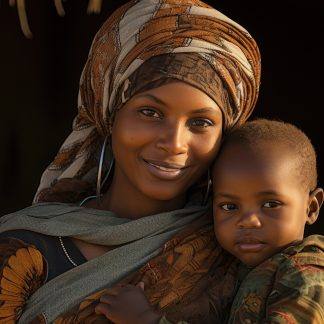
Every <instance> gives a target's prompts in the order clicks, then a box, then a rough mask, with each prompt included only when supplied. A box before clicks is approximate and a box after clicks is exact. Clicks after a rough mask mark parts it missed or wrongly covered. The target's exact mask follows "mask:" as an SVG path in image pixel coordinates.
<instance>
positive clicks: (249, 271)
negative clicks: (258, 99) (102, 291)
mask: <svg viewBox="0 0 324 324" xmlns="http://www.w3.org/2000/svg"><path fill="white" fill-rule="evenodd" d="M316 186H317V172H316V155H315V151H314V148H313V146H312V145H311V143H310V141H309V139H308V138H307V137H306V135H305V134H304V133H303V132H302V131H300V130H299V129H297V128H296V127H295V126H293V125H290V124H286V123H283V122H277V121H269V120H265V119H260V120H256V121H252V122H248V123H246V124H244V125H243V126H241V127H239V128H237V129H235V130H234V131H232V132H231V133H230V134H229V135H228V136H227V137H226V139H225V141H224V143H223V146H222V151H221V153H220V154H219V158H218V159H217V161H216V163H215V165H214V167H213V215H214V227H215V234H216V238H217V240H218V242H219V243H220V245H221V246H222V247H223V248H224V249H226V250H227V251H228V252H230V253H232V254H233V255H234V256H236V257H237V258H238V259H239V260H241V261H242V269H241V271H240V278H238V287H239V289H238V291H237V293H236V296H235V298H234V301H233V304H232V308H231V311H230V313H229V314H228V320H227V322H228V323H265V322H266V323H324V253H323V252H324V237H323V236H320V235H312V236H309V237H307V238H303V236H304V227H305V224H313V223H314V222H315V221H316V219H317V217H318V214H319V210H320V207H321V205H322V202H323V196H324V195H323V190H322V189H321V188H317V187H316ZM142 288H143V287H142ZM135 301H136V302H135ZM102 302H103V304H101V305H99V306H98V312H101V313H104V314H105V315H106V316H107V318H110V319H111V320H112V321H113V322H116V323H117V322H118V323H132V322H133V323H135V322H136V319H135V318H137V319H141V320H140V322H141V323H159V321H160V323H169V322H168V321H167V320H166V319H165V318H162V319H160V316H159V315H158V314H156V313H154V311H153V310H152V309H151V308H150V307H149V305H148V303H147V301H146V300H145V298H144V296H143V293H142V291H141V290H140V289H139V288H138V287H137V288H134V287H132V286H128V287H126V288H122V289H121V290H120V291H119V292H118V293H117V294H116V298H115V299H114V304H113V305H112V304H111V302H109V301H108V304H109V311H106V310H107V309H108V308H106V309H105V305H104V300H103V301H102ZM125 304H127V305H128V306H127V310H128V312H125ZM137 305H138V306H137ZM126 314H127V319H126V317H125V316H126ZM132 314H134V316H133V315H132ZM140 314H141V315H140ZM132 316H133V319H134V320H133V321H132Z"/></svg>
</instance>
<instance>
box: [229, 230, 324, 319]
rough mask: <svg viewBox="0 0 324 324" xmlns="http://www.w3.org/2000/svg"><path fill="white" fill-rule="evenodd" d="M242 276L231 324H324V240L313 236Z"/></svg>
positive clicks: (233, 305)
mask: <svg viewBox="0 0 324 324" xmlns="http://www.w3.org/2000/svg"><path fill="white" fill-rule="evenodd" d="M249 270H250V271H249ZM246 273H247V274H246ZM241 274H246V276H245V278H244V279H243V280H242V282H241V284H240V287H239V290H238V292H237V294H236V296H235V299H234V301H233V304H232V308H231V312H230V317H229V320H228V323H229V324H232V323H237V324H238V323H251V324H252V323H278V324H286V323H291V324H297V323H298V324H309V323H324V236H321V235H312V236H309V237H307V238H305V239H304V240H303V241H302V242H300V243H298V244H296V245H293V246H290V247H288V248H287V249H285V250H284V251H282V252H281V253H278V254H275V255H274V256H273V257H271V258H270V259H268V260H266V261H264V262H263V263H262V264H260V265H259V266H257V267H255V268H253V269H252V270H251V269H247V268H244V267H243V268H242V269H241Z"/></svg>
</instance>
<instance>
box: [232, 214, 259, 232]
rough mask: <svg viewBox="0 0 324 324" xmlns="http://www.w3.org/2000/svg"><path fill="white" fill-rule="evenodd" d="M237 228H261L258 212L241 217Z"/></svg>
mask: <svg viewBox="0 0 324 324" xmlns="http://www.w3.org/2000/svg"><path fill="white" fill-rule="evenodd" d="M237 226H238V227H240V228H259V227H261V226H262V223H261V221H260V217H259V215H258V213H257V212H247V213H244V214H242V215H241V217H240V218H239V221H238V223H237Z"/></svg>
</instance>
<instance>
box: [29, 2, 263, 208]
mask: <svg viewBox="0 0 324 324" xmlns="http://www.w3.org/2000/svg"><path fill="white" fill-rule="evenodd" d="M144 67H145V68H144ZM139 72H140V73H139ZM170 78H173V79H178V80H182V81H184V82H187V83H189V84H191V85H193V86H195V87H197V88H198V89H200V90H202V91H204V92H205V93H207V94H208V95H209V96H210V97H211V98H212V99H214V101H215V102H216V103H217V104H218V106H219V107H220V109H221V110H222V112H223V116H224V120H225V125H224V126H225V128H230V127H232V126H233V125H235V124H240V123H243V122H244V121H245V120H246V119H247V118H248V116H249V115H250V114H251V112H252V110H253V108H254V106H255V103H256V100H257V96H258V89H259V83H260V55H259V51H258V48H257V45H256V43H255V41H254V40H253V38H252V37H251V36H250V34H249V33H248V32H247V31H246V30H245V29H244V28H243V27H241V26H240V25H239V24H237V23H236V22H234V21H232V20H231V19H229V18H228V17H226V16H225V15H223V14H222V13H220V12H219V11H217V10H216V9H214V8H212V7H210V6H209V5H207V4H205V3H203V2H201V1H199V0H140V1H138V0H132V1H130V2H128V3H126V4H125V5H123V6H122V7H120V8H119V9H117V10H116V11H115V12H114V13H113V14H112V15H111V16H110V17H109V18H108V20H107V21H106V22H105V23H104V25H103V26H102V27H101V29H100V30H99V32H98V33H97V35H96V36H95V38H94V41H93V43H92V46H91V49H90V53H89V56H88V60H87V62H86V65H85V67H84V69H83V72H82V75H81V80H80V88H79V96H78V114H77V116H76V118H75V119H74V122H73V131H72V133H71V134H70V135H69V136H68V138H67V139H66V140H65V142H64V143H63V145H62V147H61V148H60V150H59V152H58V154H57V155H56V157H55V159H54V161H53V162H52V163H51V164H50V165H49V166H48V167H47V169H46V170H45V172H44V173H43V175H42V178H41V182H40V185H39V187H38V190H37V193H36V196H35V200H34V201H35V202H40V201H45V199H44V198H43V197H44V195H43V193H44V192H46V191H48V190H50V188H51V187H52V186H53V185H54V184H56V183H58V182H59V181H61V180H64V179H66V178H69V179H75V180H77V181H86V182H87V183H90V184H91V185H93V187H95V182H96V175H97V169H98V160H99V155H100V148H101V145H102V143H103V141H104V138H105V137H106V136H107V135H109V133H110V129H111V123H112V121H113V116H114V114H115V112H116V110H117V109H119V108H120V107H121V106H122V104H125V103H126V102H127V100H129V99H130V98H131V96H132V95H133V94H134V93H136V92H138V91H141V90H143V89H145V87H146V88H147V87H148V88H149V87H152V85H154V86H158V84H162V83H163V82H165V80H166V79H170ZM106 165H109V163H108V161H106ZM58 190H60V189H58Z"/></svg>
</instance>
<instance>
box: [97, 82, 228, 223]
mask: <svg viewBox="0 0 324 324" xmlns="http://www.w3.org/2000/svg"><path fill="white" fill-rule="evenodd" d="M221 136H222V113H221V110H220V108H219V107H218V106H217V104H216V103H215V102H214V101H213V100H212V99H211V98H210V97H209V96H207V95H206V94H205V93H204V92H202V91H200V90H198V89H196V88H194V87H192V86H191V85H188V84H187V83H184V82H172V83H169V84H166V85H163V86H160V87H158V88H155V89H151V90H148V91H146V92H142V93H139V94H137V95H135V96H134V97H132V98H131V99H130V100H129V101H128V102H127V103H126V104H125V105H124V106H123V107H122V108H121V109H120V110H119V111H118V112H117V114H116V118H115V121H114V124H113V128H112V149H113V153H114V157H115V169H114V176H113V180H112V184H111V185H110V187H109V189H108V191H107V193H106V194H105V195H104V197H103V199H102V204H101V205H100V206H94V207H96V208H101V209H107V210H111V211H114V212H115V213H116V214H117V215H118V216H120V217H127V218H132V219H136V218H140V217H144V216H147V215H151V214H156V213H159V212H165V211H169V210H174V209H178V208H181V207H182V206H183V205H184V203H185V200H186V191H187V190H188V188H189V187H191V186H192V185H193V184H194V183H195V182H197V181H198V180H199V179H200V178H201V177H203V176H204V175H205V173H206V171H207V168H208V166H209V165H210V163H211V162H212V160H213V159H214V157H215V155H216V153H217V151H218V149H219V146H220V142H221ZM161 167H162V168H167V170H161ZM121 196H123V197H127V202H125V203H124V204H120V197H121Z"/></svg>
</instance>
